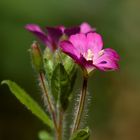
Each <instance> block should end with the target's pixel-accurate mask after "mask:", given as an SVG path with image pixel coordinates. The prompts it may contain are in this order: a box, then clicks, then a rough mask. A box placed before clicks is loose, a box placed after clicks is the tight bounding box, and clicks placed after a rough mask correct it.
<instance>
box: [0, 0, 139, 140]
mask: <svg viewBox="0 0 140 140" xmlns="http://www.w3.org/2000/svg"><path fill="white" fill-rule="evenodd" d="M139 9H140V1H138V0H9V1H8V0H0V81H2V80H3V79H11V80H14V81H16V82H17V83H18V84H19V85H21V86H22V87H24V89H26V91H28V92H29V93H30V95H31V96H32V97H34V98H35V99H36V100H38V101H39V102H40V103H41V102H42V100H41V98H40V96H39V95H40V92H39V88H38V87H37V82H34V79H37V78H36V76H34V74H35V73H34V72H33V70H32V67H31V65H30V57H29V53H28V51H27V50H28V49H29V47H30V44H31V43H32V41H33V40H34V39H35V38H34V37H33V36H32V35H31V34H30V33H28V32H27V31H26V30H25V29H24V26H25V24H27V23H37V24H40V25H41V26H42V27H43V26H46V25H48V26H54V25H62V24H63V25H65V26H72V25H78V24H80V23H82V22H83V21H87V22H88V23H90V24H91V25H92V26H93V27H96V29H97V31H98V32H99V33H101V34H102V35H103V39H104V46H105V47H112V48H113V49H115V50H117V52H118V53H119V54H120V56H121V61H120V70H119V71H117V72H106V73H105V72H95V73H94V74H93V76H92V77H91V79H90V84H89V91H90V93H91V94H92V96H93V97H94V98H93V99H91V106H90V108H89V110H90V111H89V112H90V115H89V118H88V123H89V125H90V127H92V128H93V132H92V135H93V138H91V140H92V139H94V140H140V133H139V132H140V92H139V90H140V14H139V13H140V10H139ZM42 129H46V127H45V126H44V125H43V124H42V122H41V121H39V120H38V119H37V118H36V117H34V116H33V115H32V114H31V113H30V112H29V111H28V110H26V108H25V107H24V106H23V105H21V104H20V103H19V101H17V99H16V98H15V97H14V96H13V95H12V94H11V93H10V91H9V90H8V88H7V87H6V86H1V87H0V140H37V139H38V137H37V132H38V131H39V130H42Z"/></svg>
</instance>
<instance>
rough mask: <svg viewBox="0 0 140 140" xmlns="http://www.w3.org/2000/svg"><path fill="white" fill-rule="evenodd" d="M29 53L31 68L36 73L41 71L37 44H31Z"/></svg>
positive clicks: (41, 65)
mask: <svg viewBox="0 0 140 140" xmlns="http://www.w3.org/2000/svg"><path fill="white" fill-rule="evenodd" d="M30 53H31V59H32V65H33V67H34V68H35V70H36V71H37V72H41V71H42V69H43V58H42V53H41V50H40V48H39V44H38V43H37V42H33V44H32V46H31V50H30Z"/></svg>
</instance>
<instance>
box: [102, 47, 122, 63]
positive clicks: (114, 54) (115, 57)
mask: <svg viewBox="0 0 140 140" xmlns="http://www.w3.org/2000/svg"><path fill="white" fill-rule="evenodd" d="M104 51H105V53H106V55H109V57H111V58H112V59H113V60H116V61H119V60H120V56H119V55H118V53H117V52H116V51H115V50H113V49H111V48H106V49H104Z"/></svg>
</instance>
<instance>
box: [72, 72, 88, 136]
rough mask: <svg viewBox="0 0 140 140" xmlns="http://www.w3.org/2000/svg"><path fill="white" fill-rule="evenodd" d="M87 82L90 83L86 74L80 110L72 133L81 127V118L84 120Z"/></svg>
mask: <svg viewBox="0 0 140 140" xmlns="http://www.w3.org/2000/svg"><path fill="white" fill-rule="evenodd" d="M87 82H88V76H87V74H84V75H83V87H82V92H81V95H80V101H79V105H78V110H77V114H76V117H75V121H74V126H73V130H72V133H74V132H75V131H76V130H77V129H78V128H79V125H80V122H81V118H82V114H83V110H84V105H85V101H86V94H87Z"/></svg>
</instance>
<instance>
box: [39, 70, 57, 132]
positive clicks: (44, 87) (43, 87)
mask: <svg viewBox="0 0 140 140" xmlns="http://www.w3.org/2000/svg"><path fill="white" fill-rule="evenodd" d="M39 78H40V83H41V86H42V89H43V91H44V93H45V95H46V99H47V103H48V108H49V112H50V114H51V116H52V119H53V122H54V127H55V131H56V132H58V127H57V120H56V114H55V111H54V107H53V104H52V102H51V99H50V97H49V95H48V92H47V87H46V84H45V77H44V74H43V73H42V72H40V73H39Z"/></svg>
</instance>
